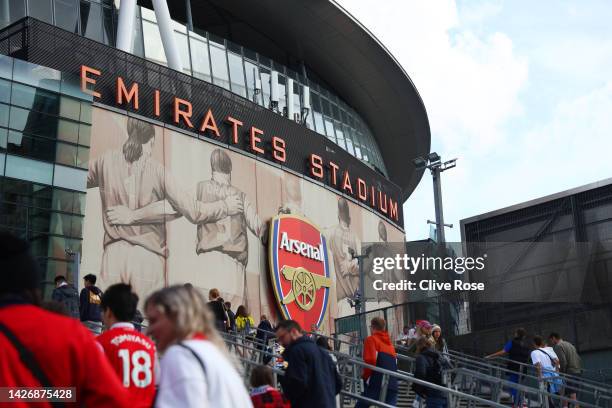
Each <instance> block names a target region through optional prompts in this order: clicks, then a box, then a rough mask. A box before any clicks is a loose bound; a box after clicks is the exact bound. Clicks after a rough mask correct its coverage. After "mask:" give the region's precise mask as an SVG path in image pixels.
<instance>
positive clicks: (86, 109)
mask: <svg viewBox="0 0 612 408" xmlns="http://www.w3.org/2000/svg"><path fill="white" fill-rule="evenodd" d="M81 122H85V123H91V103H89V102H81Z"/></svg>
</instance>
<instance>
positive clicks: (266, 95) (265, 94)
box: [259, 66, 270, 107]
mask: <svg viewBox="0 0 612 408" xmlns="http://www.w3.org/2000/svg"><path fill="white" fill-rule="evenodd" d="M259 73H260V75H261V92H262V99H263V102H262V103H263V106H265V107H269V106H270V70H269V69H267V68H264V67H261V66H260V67H259Z"/></svg>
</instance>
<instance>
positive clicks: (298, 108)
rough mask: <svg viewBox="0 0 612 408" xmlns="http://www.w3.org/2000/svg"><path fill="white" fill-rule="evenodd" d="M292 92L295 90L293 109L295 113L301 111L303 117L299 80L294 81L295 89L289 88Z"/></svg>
mask: <svg viewBox="0 0 612 408" xmlns="http://www.w3.org/2000/svg"><path fill="white" fill-rule="evenodd" d="M289 91H290V92H291V91H293V111H294V112H295V113H299V114H300V118H301V117H302V111H301V109H302V107H301V105H300V103H301V99H300V86H299V84H298V83H297V81H293V89H292V90H289ZM290 119H293V118H290Z"/></svg>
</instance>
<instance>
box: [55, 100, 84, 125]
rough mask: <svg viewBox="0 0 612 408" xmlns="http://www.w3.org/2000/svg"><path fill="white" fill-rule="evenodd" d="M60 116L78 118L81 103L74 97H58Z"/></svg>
mask: <svg viewBox="0 0 612 408" xmlns="http://www.w3.org/2000/svg"><path fill="white" fill-rule="evenodd" d="M60 116H62V117H64V118H68V119H73V120H79V117H80V116H81V103H80V102H79V101H77V100H75V99H72V98H67V97H65V96H62V97H61V99H60Z"/></svg>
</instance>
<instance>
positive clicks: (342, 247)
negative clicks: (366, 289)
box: [326, 198, 361, 301]
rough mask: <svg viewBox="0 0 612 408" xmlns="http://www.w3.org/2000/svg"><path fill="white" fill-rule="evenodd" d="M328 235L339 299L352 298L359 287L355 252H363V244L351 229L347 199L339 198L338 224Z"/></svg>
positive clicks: (356, 253) (357, 253)
mask: <svg viewBox="0 0 612 408" xmlns="http://www.w3.org/2000/svg"><path fill="white" fill-rule="evenodd" d="M326 236H327V238H328V240H329V249H330V250H331V252H332V256H333V258H334V270H335V271H336V296H337V299H338V301H340V300H342V299H345V298H351V297H353V295H354V294H355V291H356V290H357V289H358V288H359V264H358V263H357V259H354V258H353V254H355V255H359V254H360V253H361V244H360V242H359V240H358V238H357V234H355V233H354V232H353V231H351V215H350V213H349V204H348V201H346V199H344V198H340V199H338V225H336V226H334V227H332V228H330V229H329V230H328V231H327V233H326Z"/></svg>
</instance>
